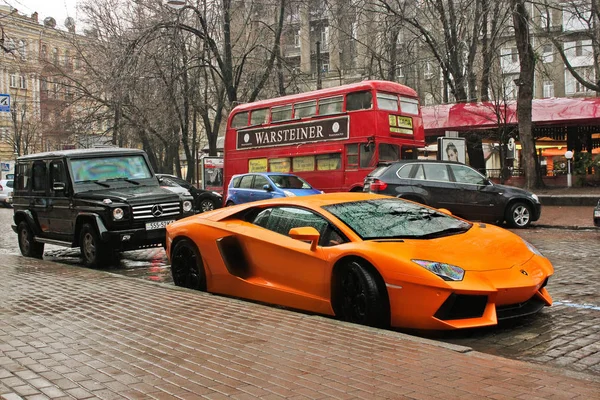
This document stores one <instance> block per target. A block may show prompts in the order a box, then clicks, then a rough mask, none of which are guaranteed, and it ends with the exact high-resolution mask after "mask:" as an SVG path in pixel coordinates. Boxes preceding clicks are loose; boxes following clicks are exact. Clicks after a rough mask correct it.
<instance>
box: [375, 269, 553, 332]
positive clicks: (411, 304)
mask: <svg viewBox="0 0 600 400" xmlns="http://www.w3.org/2000/svg"><path fill="white" fill-rule="evenodd" d="M543 271H544V268H542V267H540V266H538V265H536V261H535V260H530V261H529V262H527V263H525V264H523V265H520V266H513V267H512V268H511V269H508V270H507V269H503V270H493V271H467V272H466V274H465V278H464V280H463V281H461V282H444V281H441V279H440V284H439V285H438V286H425V285H422V284H419V283H414V282H413V283H411V282H399V283H398V284H393V285H392V284H388V285H387V288H388V297H389V299H390V309H391V325H392V326H394V327H398V328H414V329H432V330H449V329H463V328H478V327H485V326H493V325H496V324H497V323H498V321H499V320H503V319H508V318H515V317H522V316H525V315H531V314H535V313H537V312H539V311H540V310H541V309H542V308H544V307H545V306H550V305H551V304H552V298H551V297H550V294H549V293H548V291H547V290H546V287H545V286H546V284H547V282H548V277H549V275H548V274H547V273H544V272H543Z"/></svg>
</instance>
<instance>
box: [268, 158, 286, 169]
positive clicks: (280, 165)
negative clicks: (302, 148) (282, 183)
mask: <svg viewBox="0 0 600 400" xmlns="http://www.w3.org/2000/svg"><path fill="white" fill-rule="evenodd" d="M269 171H271V172H290V159H289V158H271V159H270V160H269Z"/></svg>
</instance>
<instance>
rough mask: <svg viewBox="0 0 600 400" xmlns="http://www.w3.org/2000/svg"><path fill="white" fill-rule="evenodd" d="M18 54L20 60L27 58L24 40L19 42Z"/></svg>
mask: <svg viewBox="0 0 600 400" xmlns="http://www.w3.org/2000/svg"><path fill="white" fill-rule="evenodd" d="M19 53H20V54H21V59H23V60H25V59H26V58H27V42H26V41H24V40H19Z"/></svg>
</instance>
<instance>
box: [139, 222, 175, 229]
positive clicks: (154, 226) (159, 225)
mask: <svg viewBox="0 0 600 400" xmlns="http://www.w3.org/2000/svg"><path fill="white" fill-rule="evenodd" d="M171 222H175V220H174V219H172V220H169V221H156V222H146V230H147V231H150V230H152V229H161V228H166V226H167V225H168V224H170V223H171Z"/></svg>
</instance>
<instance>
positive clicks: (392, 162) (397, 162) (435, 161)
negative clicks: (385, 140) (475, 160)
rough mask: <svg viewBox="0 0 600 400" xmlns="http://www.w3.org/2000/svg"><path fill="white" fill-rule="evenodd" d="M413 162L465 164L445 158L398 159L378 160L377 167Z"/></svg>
mask: <svg viewBox="0 0 600 400" xmlns="http://www.w3.org/2000/svg"><path fill="white" fill-rule="evenodd" d="M414 163H430V164H457V165H467V164H465V163H461V162H458V161H446V160H429V159H428V160H419V159H418V160H398V161H380V162H379V163H378V164H377V166H378V167H386V166H389V165H397V164H414Z"/></svg>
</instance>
